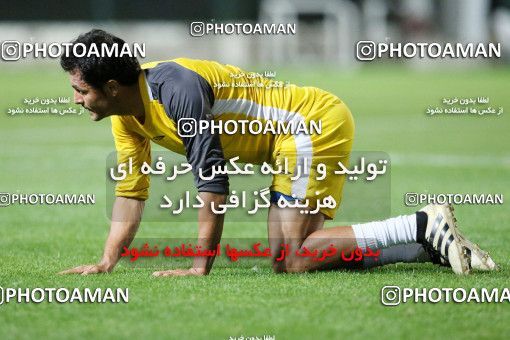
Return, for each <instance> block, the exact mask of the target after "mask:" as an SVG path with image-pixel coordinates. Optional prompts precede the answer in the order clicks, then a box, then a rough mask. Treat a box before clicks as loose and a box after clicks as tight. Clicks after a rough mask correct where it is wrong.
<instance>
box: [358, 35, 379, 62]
mask: <svg viewBox="0 0 510 340" xmlns="http://www.w3.org/2000/svg"><path fill="white" fill-rule="evenodd" d="M375 54H376V48H375V43H374V42H373V41H369V40H361V41H358V43H357V44H356V58H358V60H361V61H367V60H374V59H375Z"/></svg>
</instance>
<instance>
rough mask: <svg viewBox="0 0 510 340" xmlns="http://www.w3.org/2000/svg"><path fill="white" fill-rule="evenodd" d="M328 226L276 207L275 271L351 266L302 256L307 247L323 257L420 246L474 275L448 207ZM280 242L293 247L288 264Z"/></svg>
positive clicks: (272, 231)
mask: <svg viewBox="0 0 510 340" xmlns="http://www.w3.org/2000/svg"><path fill="white" fill-rule="evenodd" d="M292 219H294V220H293V221H294V222H293V221H292ZM322 225H323V217H322V218H321V217H319V214H317V215H310V214H301V212H300V211H299V210H297V209H291V208H285V209H282V208H279V207H277V206H276V205H272V206H271V208H270V215H269V223H268V228H269V237H270V241H271V243H270V246H271V249H272V252H273V255H274V256H273V261H274V262H273V263H274V268H275V270H276V271H278V272H282V271H285V272H304V271H311V270H322V269H332V268H341V267H346V263H345V262H343V261H341V260H340V258H339V257H338V256H332V257H328V258H324V259H323V260H322V261H318V260H317V259H318V256H299V254H303V253H304V250H305V248H306V249H309V250H311V251H312V252H315V251H317V253H318V254H321V253H322V252H327V251H328V249H329V248H330V247H331V246H333V247H334V248H335V249H337V250H338V252H341V251H344V252H351V251H353V250H354V249H355V248H356V247H360V248H361V249H367V248H370V249H372V250H375V251H376V250H379V249H384V248H388V247H392V246H396V245H400V244H415V243H419V244H421V245H422V246H423V247H424V249H425V250H426V251H427V253H428V254H429V256H430V258H431V259H433V260H434V261H436V262H440V263H442V264H443V265H448V266H451V268H452V269H453V271H454V272H455V273H457V274H467V273H469V270H470V268H469V263H468V256H467V252H466V247H465V246H464V241H463V240H462V239H460V238H459V232H458V228H457V225H456V220H455V219H454V217H453V213H452V210H451V208H450V207H449V206H446V205H429V206H427V207H425V208H424V209H422V210H421V211H419V212H417V213H416V214H412V215H407V216H398V217H395V218H390V219H387V220H383V221H377V222H370V223H364V224H357V225H353V226H344V227H333V228H325V229H323V228H322ZM312 230H314V231H312ZM310 231H312V232H311V233H310ZM279 243H284V244H285V243H286V244H289V245H290V247H291V251H290V252H289V253H288V254H287V255H286V256H285V257H284V258H283V256H282V258H283V259H282V260H281V261H280V262H282V263H278V259H277V255H278V250H279V248H281V244H279Z"/></svg>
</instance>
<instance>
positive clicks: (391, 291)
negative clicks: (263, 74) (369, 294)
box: [381, 286, 401, 306]
mask: <svg viewBox="0 0 510 340" xmlns="http://www.w3.org/2000/svg"><path fill="white" fill-rule="evenodd" d="M400 297H401V294H400V287H398V286H384V287H383V288H382V289H381V303H382V304H383V305H385V306H398V305H399V304H400Z"/></svg>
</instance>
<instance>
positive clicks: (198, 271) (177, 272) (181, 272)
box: [152, 268, 207, 276]
mask: <svg viewBox="0 0 510 340" xmlns="http://www.w3.org/2000/svg"><path fill="white" fill-rule="evenodd" d="M206 274H207V272H206V270H205V268H190V269H172V270H163V271H159V272H154V273H152V275H153V276H203V275H206Z"/></svg>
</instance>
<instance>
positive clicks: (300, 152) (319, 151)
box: [271, 92, 354, 219]
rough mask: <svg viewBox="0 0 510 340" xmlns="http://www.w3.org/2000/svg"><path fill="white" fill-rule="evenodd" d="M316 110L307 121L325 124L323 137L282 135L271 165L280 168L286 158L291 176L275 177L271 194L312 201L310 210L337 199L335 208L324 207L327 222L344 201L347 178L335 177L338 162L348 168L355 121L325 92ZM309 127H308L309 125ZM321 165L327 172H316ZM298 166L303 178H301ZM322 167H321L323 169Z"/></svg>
mask: <svg viewBox="0 0 510 340" xmlns="http://www.w3.org/2000/svg"><path fill="white" fill-rule="evenodd" d="M321 98H322V99H321V100H320V101H317V102H316V103H315V105H314V106H315V108H316V109H314V110H311V111H310V112H309V113H307V114H306V115H304V120H305V121H306V122H309V121H310V120H314V121H316V122H318V121H321V122H322V130H321V134H310V135H304V134H300V135H282V136H281V137H279V138H278V139H277V140H276V144H275V148H274V151H273V155H272V162H273V163H274V164H275V166H277V165H278V164H282V163H284V162H285V158H287V163H288V170H289V171H288V173H282V174H277V175H274V176H273V181H272V184H271V191H277V192H280V193H282V194H284V195H288V196H293V197H296V198H298V199H299V200H306V199H308V201H309V206H310V207H311V208H314V209H315V208H316V207H317V201H318V200H321V201H322V200H323V199H324V198H325V197H327V196H330V195H331V197H333V198H334V200H335V202H336V205H335V208H326V207H321V208H320V210H319V211H320V212H321V213H323V214H324V215H325V217H326V219H333V218H334V217H335V214H336V212H337V210H338V208H339V206H340V202H341V200H342V189H343V185H344V181H345V175H338V174H335V173H334V171H335V170H339V169H340V167H339V165H338V162H341V163H342V164H343V165H344V166H345V167H347V166H348V163H349V156H350V153H351V149H352V143H353V139H354V120H353V118H352V114H351V112H350V110H349V108H348V107H347V106H346V105H345V104H344V103H343V102H342V101H341V100H340V99H338V98H337V97H336V96H334V95H331V94H329V93H327V92H324V95H323V96H322V97H321ZM307 125H308V124H307ZM320 163H322V164H324V166H325V169H326V176H325V178H324V179H322V180H319V179H318V178H321V177H323V175H322V172H321V173H318V172H317V167H318V165H319V164H320ZM298 165H299V167H301V170H304V169H306V170H308V171H301V173H303V172H305V174H302V175H301V176H298V174H297V171H299V170H298ZM321 167H322V166H321Z"/></svg>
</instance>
